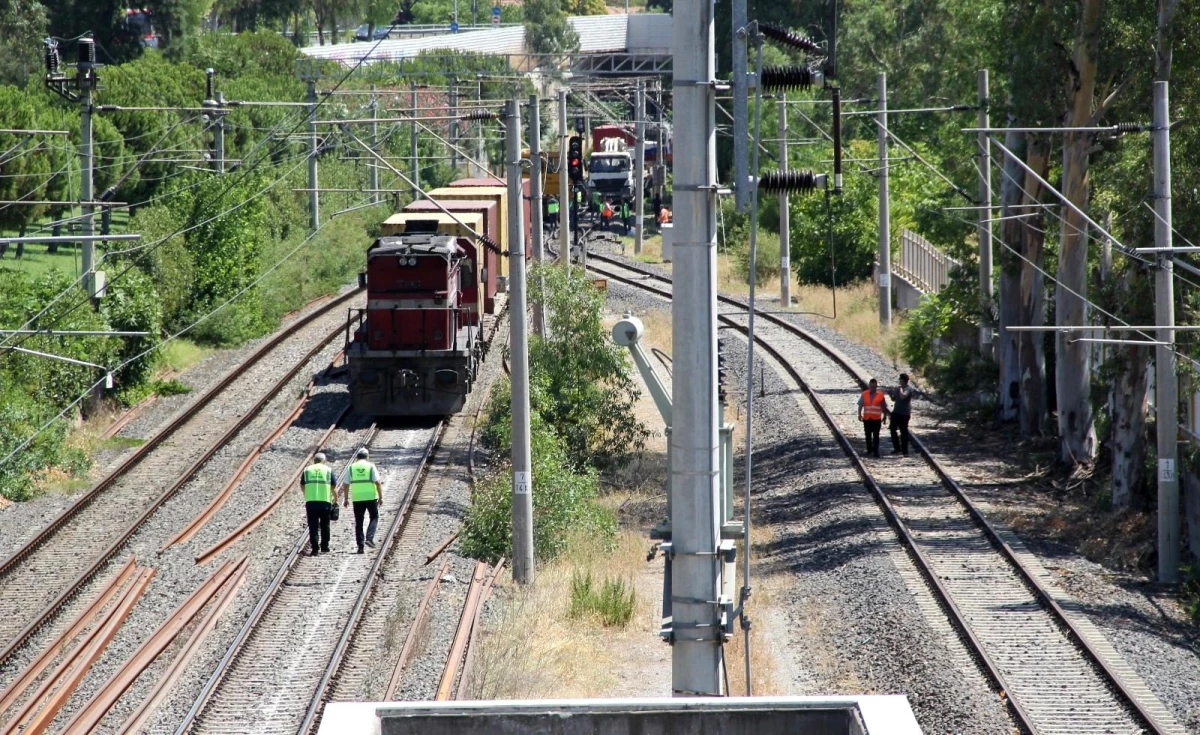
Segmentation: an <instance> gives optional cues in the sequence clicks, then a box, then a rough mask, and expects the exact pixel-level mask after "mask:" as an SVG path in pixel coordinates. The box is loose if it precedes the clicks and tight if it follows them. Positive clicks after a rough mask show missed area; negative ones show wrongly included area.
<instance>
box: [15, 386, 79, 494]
mask: <svg viewBox="0 0 1200 735" xmlns="http://www.w3.org/2000/svg"><path fill="white" fill-rule="evenodd" d="M55 413H57V411H56V409H55V408H54V405H53V404H52V403H49V402H47V401H42V400H38V399H37V398H35V397H34V396H32V395H30V394H28V393H26V392H25V391H23V390H21V389H20V388H14V387H8V386H3V385H2V384H0V459H2V458H4V457H6V456H8V453H9V452H11V451H12V450H14V449H16V448H17V447H18V446H19V445H20V444H21V442H23V441H25V440H26V439H27V438H28V437H30V436H32V435H33V433H34V432H35V431H37V430H38V429H40V428H41V427H42V425H43V424H45V423H46V422H47V421H49V420H50V419H51V418H53V417H54V415H55ZM66 434H67V425H66V423H64V422H62V421H56V422H54V423H52V424H50V426H49V428H47V430H46V431H44V432H42V433H41V434H39V435H38V436H37V437H36V438H35V439H34V440H33V441H32V442H31V443H30V444H29V446H27V447H25V449H23V450H22V451H21V452H19V453H18V454H16V455H15V456H13V458H12V459H10V460H8V461H6V462H3V463H0V495H3V496H4V497H6V498H8V499H9V500H29V499H30V498H32V497H33V495H34V493H33V488H34V485H35V482H36V479H37V474H38V473H39V472H41V471H44V470H46V469H49V468H51V467H62V468H63V469H65V470H66V471H67V472H69V473H70V474H73V475H79V474H82V473H83V472H85V471H87V468H88V461H87V456H86V455H85V454H84V453H83V452H82V451H80V450H78V449H69V448H67V447H66V446H65V444H64V439H65V438H66Z"/></svg>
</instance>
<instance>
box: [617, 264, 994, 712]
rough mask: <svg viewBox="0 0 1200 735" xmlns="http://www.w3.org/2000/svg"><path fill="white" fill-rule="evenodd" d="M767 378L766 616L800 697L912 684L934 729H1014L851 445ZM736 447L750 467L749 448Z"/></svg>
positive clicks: (730, 341) (729, 351)
mask: <svg viewBox="0 0 1200 735" xmlns="http://www.w3.org/2000/svg"><path fill="white" fill-rule="evenodd" d="M609 297H610V304H611V305H613V306H614V307H616V308H629V309H631V310H632V311H634V313H635V314H637V313H639V312H645V311H647V310H649V309H652V308H653V309H659V308H661V306H662V304H663V302H662V301H661V300H660V299H657V298H656V297H653V296H650V295H647V294H645V293H644V292H642V291H640V290H638V289H632V288H630V287H627V286H625V285H623V284H618V283H612V282H610V283H609ZM721 334H722V335H723V339H722V343H723V345H724V348H725V355H726V365H727V366H728V368H729V382H728V383H727V392H728V393H729V394H730V396H731V400H735V401H738V402H739V403H740V402H742V400H743V396H744V390H743V389H742V384H741V379H742V376H743V374H744V366H745V343H744V342H743V341H742V340H741V339H737V338H732V336H731V335H732V333H731V332H728V331H723V332H722V333H721ZM760 358H761V354H760ZM756 377H758V376H756ZM765 380H766V384H765V387H763V388H762V390H763V392H765V396H763V395H761V394H760V393H759V392H758V390H759V388H758V387H757V386H756V402H755V420H756V434H755V437H756V440H755V447H756V452H755V461H756V471H755V488H754V492H755V496H756V497H755V504H756V507H757V510H756V512H755V513H756V519H757V520H756V522H757V523H758V524H759V528H760V529H761V528H763V527H764V525H765V527H766V528H767V529H769V532H770V535H771V539H770V540H769V541H767V542H765V543H760V544H756V549H755V553H756V560H755V564H754V568H755V572H754V573H755V574H756V575H758V578H759V580H764V578H765V579H766V580H768V582H767V584H769V585H770V586H771V587H772V588H777V590H776V591H775V592H774V593H773V594H772V595H771V602H770V603H768V604H770V605H771V607H770V609H769V611H763V610H762V609H761V608H759V609H757V610H756V613H755V615H756V619H757V621H758V624H759V625H766V626H767V627H768V628H769V630H770V634H771V642H772V646H777V649H776V654H775V656H774V657H773V658H774V659H775V660H776V664H777V669H778V670H779V672H780V673H779V675H778V676H779V677H780V678H781V679H785V681H780V682H777V684H778V685H779V686H780V687H781V688H783V689H784V690H785V691H787V692H788V693H794V694H830V693H839V694H841V693H854V692H901V693H905V694H907V695H908V696H909V699H910V702H911V703H912V705H913V709H914V711H915V712H916V714H917V717H918V720H919V721H920V723H921V725H922V726H923V727H924V728H925V730H926V732H962V733H995V732H1006V731H1009V730H1010V729H1011V728H1012V723H1011V721H1010V719H1009V718H1008V716H1007V714H1006V713H1005V711H1004V708H1003V705H1002V704H1001V702H1000V701H999V699H998V697H997V696H996V695H995V694H994V693H993V692H992V691H991V689H990V687H989V686H988V684H987V682H986V680H985V679H984V678H983V677H982V675H981V674H980V673H979V671H978V669H977V668H976V667H975V666H974V664H973V662H972V659H971V656H970V654H969V653H968V652H967V651H966V649H965V647H963V645H962V644H961V642H960V641H959V640H958V639H957V637H956V636H955V635H954V633H953V631H952V629H950V627H949V625H948V624H947V623H946V622H945V618H944V616H943V615H941V613H940V610H939V609H938V608H937V605H936V603H935V602H934V601H933V599H932V596H931V595H930V593H929V592H928V590H926V589H925V588H924V586H923V585H922V583H921V581H920V577H919V574H918V573H917V572H916V570H915V568H913V567H912V564H911V562H910V561H909V560H908V558H907V557H906V556H905V554H904V552H903V551H902V549H900V547H899V544H898V542H897V541H896V540H895V537H894V535H893V534H892V532H891V530H890V529H889V528H888V526H887V524H886V523H885V522H884V521H883V520H882V517H881V516H880V513H879V509H878V508H877V507H876V506H875V504H874V503H873V501H872V500H871V498H870V496H869V495H868V494H867V491H866V490H865V488H863V486H862V484H861V481H860V480H859V479H858V477H857V475H856V474H855V472H854V470H853V469H852V468H851V466H850V464H849V462H848V460H847V459H846V457H845V455H844V454H843V453H842V451H841V449H840V447H839V446H838V445H837V444H836V442H835V441H834V440H833V439H832V437H830V436H829V435H828V431H827V429H826V428H825V426H824V424H822V423H820V421H819V419H818V418H816V415H815V413H814V412H812V410H811V409H810V408H808V407H807V405H806V399H804V398H803V396H802V395H801V394H799V393H798V392H796V391H795V388H794V386H790V385H788V384H785V383H784V382H783V380H782V379H781V378H780V377H779V376H778V375H777V374H776V373H775V372H774V371H773V370H771V369H768V370H767V371H766V372H765ZM756 382H758V381H756ZM739 413H741V414H744V405H743V406H742V408H741V409H740V411H739ZM735 456H737V457H738V458H739V459H738V460H737V464H738V465H741V459H740V458H741V457H742V456H743V447H741V446H739V447H735ZM743 472H744V469H742V468H740V467H739V468H738V469H735V473H734V474H735V477H737V478H739V480H740V478H741V477H742V474H741V473H743ZM735 484H737V485H740V481H739V482H737V483H735ZM738 505H739V507H740V501H739V503H738ZM767 621H772V622H767Z"/></svg>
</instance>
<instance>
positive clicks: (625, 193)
mask: <svg viewBox="0 0 1200 735" xmlns="http://www.w3.org/2000/svg"><path fill="white" fill-rule="evenodd" d="M633 185H634V181H633V154H632V153H631V152H630V151H629V146H628V144H627V143H626V142H625V141H624V140H622V139H621V138H605V139H604V140H602V141H600V150H598V151H596V150H594V151H592V155H591V157H590V158H589V159H588V178H587V187H588V191H591V192H598V193H599V194H600V196H602V197H604V198H606V199H611V200H612V201H613V203H614V204H615V203H616V202H619V201H632V200H633Z"/></svg>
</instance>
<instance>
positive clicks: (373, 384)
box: [346, 222, 482, 416]
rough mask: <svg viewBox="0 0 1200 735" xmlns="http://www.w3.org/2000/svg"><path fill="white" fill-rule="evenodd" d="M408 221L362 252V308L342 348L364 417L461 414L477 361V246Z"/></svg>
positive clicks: (354, 398)
mask: <svg viewBox="0 0 1200 735" xmlns="http://www.w3.org/2000/svg"><path fill="white" fill-rule="evenodd" d="M423 224H425V223H421V222H410V223H409V226H408V228H407V230H406V231H405V232H404V234H402V235H398V236H394V237H382V238H380V239H379V240H376V241H375V244H374V245H372V246H371V248H370V250H368V251H367V272H366V280H367V308H365V309H358V310H356V312H355V314H354V316H355V321H356V325H355V328H354V330H353V339H352V340H351V341H350V343H349V344H348V345H347V346H346V362H347V363H348V364H349V366H350V397H351V401H352V403H353V405H354V409H355V410H356V411H358V412H359V413H361V414H364V415H368V416H372V415H373V416H430V415H432V416H442V415H446V414H451V413H455V412H457V411H460V410H462V407H463V404H464V403H465V402H466V397H467V394H468V393H470V392H471V385H472V384H473V383H474V381H475V371H476V368H477V366H478V364H479V360H480V357H481V354H482V341H481V339H480V334H479V327H480V302H481V300H482V296H481V291H480V289H479V281H478V269H477V268H476V267H475V263H476V262H477V257H476V256H477V254H476V252H475V244H474V243H472V242H471V241H469V240H468V239H466V238H460V237H454V236H451V235H439V234H437V232H436V224H437V223H436V222H430V223H428V224H427V226H424V227H423V226H422V225H423Z"/></svg>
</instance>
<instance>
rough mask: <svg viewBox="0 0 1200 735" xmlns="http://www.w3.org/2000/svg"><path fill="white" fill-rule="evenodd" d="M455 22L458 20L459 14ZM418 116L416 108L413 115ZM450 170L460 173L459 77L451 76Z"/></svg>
mask: <svg viewBox="0 0 1200 735" xmlns="http://www.w3.org/2000/svg"><path fill="white" fill-rule="evenodd" d="M454 22H455V23H457V22H458V18H457V14H456V17H455V19H454ZM416 116H417V113H416V110H414V111H413V117H414V118H415V117H416ZM450 170H451V171H453V172H454V175H455V176H457V175H458V78H457V77H450Z"/></svg>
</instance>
